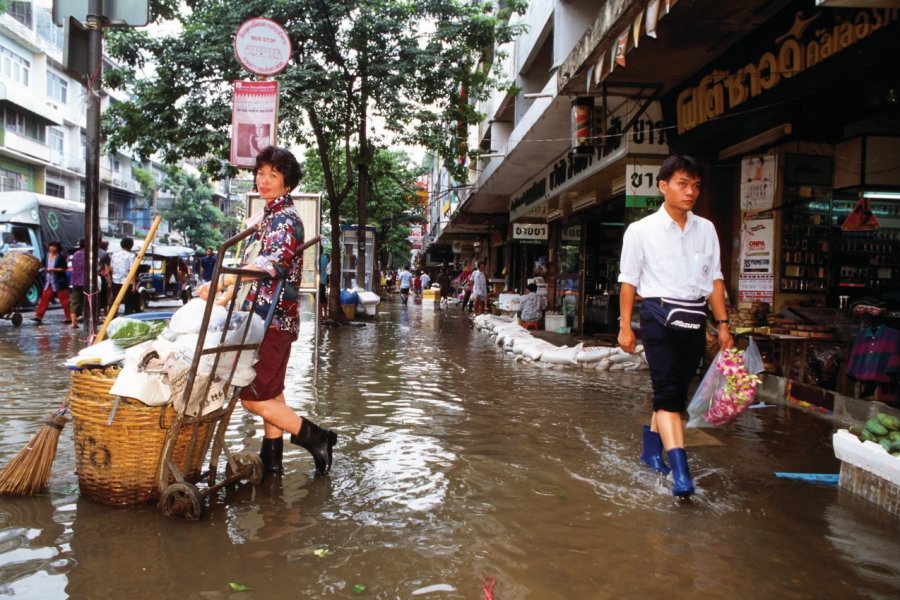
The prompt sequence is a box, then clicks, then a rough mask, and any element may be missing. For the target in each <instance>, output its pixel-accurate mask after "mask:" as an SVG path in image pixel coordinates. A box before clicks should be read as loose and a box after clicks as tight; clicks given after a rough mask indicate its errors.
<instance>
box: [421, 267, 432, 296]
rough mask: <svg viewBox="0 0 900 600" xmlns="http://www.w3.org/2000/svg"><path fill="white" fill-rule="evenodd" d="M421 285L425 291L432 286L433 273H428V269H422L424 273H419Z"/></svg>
mask: <svg viewBox="0 0 900 600" xmlns="http://www.w3.org/2000/svg"><path fill="white" fill-rule="evenodd" d="M419 285H420V287H421V288H422V291H423V292H424V291H425V290H427V289H429V288H430V287H431V275H429V274H428V271H422V274H421V275H419Z"/></svg>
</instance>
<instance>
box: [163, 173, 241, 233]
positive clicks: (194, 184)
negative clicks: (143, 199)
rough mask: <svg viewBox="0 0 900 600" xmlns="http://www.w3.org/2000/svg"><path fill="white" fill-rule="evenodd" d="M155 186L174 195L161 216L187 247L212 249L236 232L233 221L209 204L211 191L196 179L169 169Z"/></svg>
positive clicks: (235, 220) (201, 181)
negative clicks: (183, 240)
mask: <svg viewBox="0 0 900 600" xmlns="http://www.w3.org/2000/svg"><path fill="white" fill-rule="evenodd" d="M159 187H160V189H162V190H166V191H169V192H172V194H173V195H174V196H175V200H174V201H173V202H172V206H171V207H170V208H168V209H166V210H164V211H162V214H163V216H164V217H165V218H166V219H167V220H168V221H169V224H170V225H171V227H172V228H173V229H174V230H175V231H178V232H179V233H180V234H181V235H182V236H183V237H184V239H185V243H186V244H187V245H188V246H190V247H192V248H206V247H208V246H212V247H213V248H216V247H218V246H219V245H221V243H222V242H223V241H224V240H225V238H226V237H230V236H231V235H234V233H236V232H237V229H238V226H239V223H238V221H237V219H235V218H233V217H228V216H225V214H224V213H222V211H221V210H219V209H218V208H216V207H215V206H214V205H213V203H212V188H211V187H209V185H207V184H206V182H205V181H203V180H202V179H201V178H200V177H198V176H196V175H192V174H190V173H187V172H185V171H182V170H181V169H176V168H171V169H169V170H168V171H167V172H166V177H165V178H164V179H163V181H162V183H161V184H160V186H159Z"/></svg>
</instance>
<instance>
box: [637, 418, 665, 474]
mask: <svg viewBox="0 0 900 600" xmlns="http://www.w3.org/2000/svg"><path fill="white" fill-rule="evenodd" d="M641 462H642V463H644V464H645V465H649V466H651V467H653V468H654V469H656V470H657V471H659V472H660V473H662V474H663V475H668V474H669V471H671V470H672V469H670V468H669V465H667V464H666V463H665V461H664V460H663V457H662V440H661V439H660V437H659V434H658V433H656V432H655V431H650V427H648V426H647V425H644V450H643V451H642V452H641Z"/></svg>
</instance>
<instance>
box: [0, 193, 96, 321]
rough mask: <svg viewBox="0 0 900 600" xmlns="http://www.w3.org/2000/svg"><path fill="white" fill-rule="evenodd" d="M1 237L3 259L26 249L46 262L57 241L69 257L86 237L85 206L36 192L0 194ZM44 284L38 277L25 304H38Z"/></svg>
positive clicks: (0, 248) (26, 294)
mask: <svg viewBox="0 0 900 600" xmlns="http://www.w3.org/2000/svg"><path fill="white" fill-rule="evenodd" d="M0 236H2V243H0V256H2V255H4V254H6V253H7V252H8V251H9V250H10V249H12V248H16V249H19V250H23V249H24V250H27V251H30V252H31V253H32V254H34V255H35V256H36V257H37V258H38V259H39V260H40V261H41V262H42V263H43V261H44V257H45V253H46V251H47V244H48V243H50V242H53V241H56V242H59V243H60V244H61V245H62V249H63V252H64V253H66V254H68V253H70V252H71V251H72V248H74V247H75V246H76V245H77V244H78V241H79V240H81V239H83V238H84V203H83V202H77V201H74V200H64V199H62V198H55V197H53V196H46V195H44V194H37V193H35V192H27V191H16V192H0ZM42 284H43V279H42V278H41V276H38V280H37V281H35V283H34V284H32V286H31V287H30V288H29V289H28V291H27V292H26V293H25V298H24V299H23V300H22V303H23V304H25V305H28V306H34V305H36V304H37V301H38V299H39V298H40V295H41V287H42Z"/></svg>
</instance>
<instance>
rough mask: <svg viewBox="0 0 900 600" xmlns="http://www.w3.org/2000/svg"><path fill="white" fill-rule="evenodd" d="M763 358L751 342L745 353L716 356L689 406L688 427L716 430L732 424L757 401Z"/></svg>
mask: <svg viewBox="0 0 900 600" xmlns="http://www.w3.org/2000/svg"><path fill="white" fill-rule="evenodd" d="M761 370H762V358H761V357H760V355H759V349H758V348H757V346H756V343H755V342H754V341H753V339H752V338H751V339H750V344H749V345H748V346H747V350H738V349H737V348H729V349H728V350H725V351H724V352H719V353H718V354H717V355H716V359H715V360H714V361H713V363H712V364H711V365H710V367H709V369H708V370H707V372H706V375H705V376H704V377H703V381H701V383H700V387H698V388H697V391H696V392H695V393H694V397H693V399H692V400H691V403H690V405H689V406H688V414H689V415H690V420H689V421H688V427H705V426H709V425H712V426H714V427H719V426H721V425H725V424H726V423H729V422H731V421H733V420H734V419H735V418H737V417H738V415H740V414H741V413H743V412H744V411H745V410H747V407H748V406H750V404H752V403H753V399H754V398H755V397H756V389H757V387H758V386H759V383H760V378H759V377H758V376H757V373H759V372H760V371H761Z"/></svg>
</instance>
